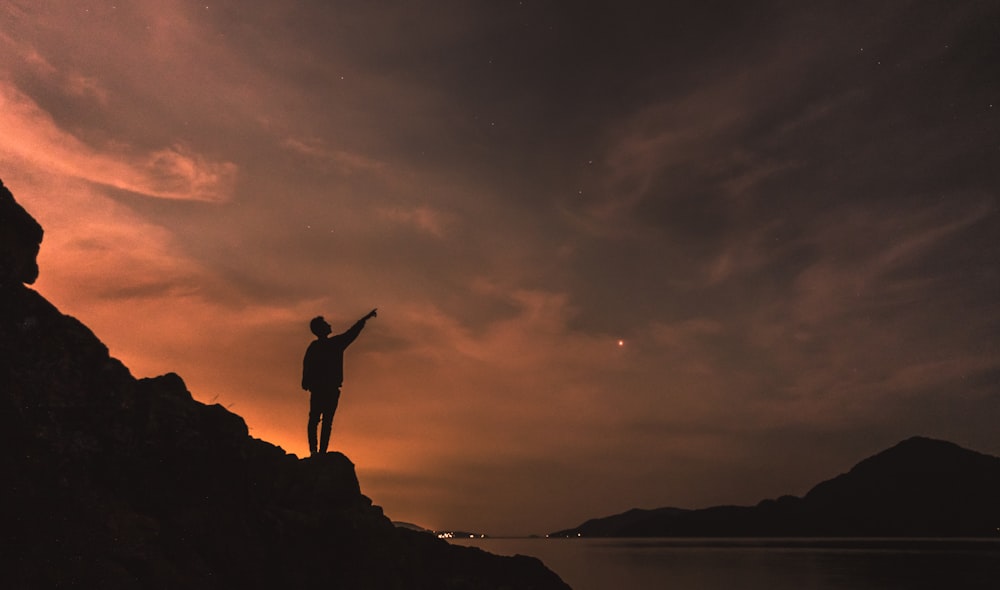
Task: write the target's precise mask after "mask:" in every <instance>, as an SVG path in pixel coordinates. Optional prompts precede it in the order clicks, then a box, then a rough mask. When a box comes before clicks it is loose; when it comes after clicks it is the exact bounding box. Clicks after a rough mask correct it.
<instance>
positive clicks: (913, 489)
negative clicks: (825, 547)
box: [551, 437, 1000, 537]
mask: <svg viewBox="0 0 1000 590" xmlns="http://www.w3.org/2000/svg"><path fill="white" fill-rule="evenodd" d="M998 498H1000V458H997V457H991V456H989V455H983V454H981V453H977V452H975V451H970V450H968V449H963V448H962V447H959V446H958V445H955V444H953V443H950V442H945V441H939V440H932V439H928V438H922V437H914V438H910V439H907V440H905V441H903V442H901V443H899V444H897V445H896V446H894V447H892V448H891V449H888V450H886V451H883V452H881V453H879V454H877V455H875V456H873V457H870V458H868V459H865V460H864V461H862V462H860V463H858V464H857V465H855V466H854V468H853V469H851V470H850V471H849V472H848V473H845V474H842V475H839V476H837V477H835V478H833V479H831V480H828V481H824V482H822V483H820V484H819V485H817V486H816V487H814V488H813V489H812V490H810V491H809V493H807V494H806V495H805V497H803V498H798V497H794V496H783V497H781V498H778V499H777V500H764V501H763V502H761V503H760V504H758V505H757V506H716V507H713V508H705V509H701V510H684V509H679V508H660V509H657V510H630V511H628V512H625V513H622V514H618V515H614V516H608V517H605V518H598V519H594V520H588V521H587V522H585V523H583V524H582V525H580V526H578V527H575V528H572V529H566V530H562V531H558V532H555V533H552V534H551V536H558V537H575V536H577V535H582V536H592V537H701V536H711V537H723V536H733V537H766V536H858V537H863V536H880V537H965V536H967V537H982V536H996V535H998V534H1000V500H998Z"/></svg>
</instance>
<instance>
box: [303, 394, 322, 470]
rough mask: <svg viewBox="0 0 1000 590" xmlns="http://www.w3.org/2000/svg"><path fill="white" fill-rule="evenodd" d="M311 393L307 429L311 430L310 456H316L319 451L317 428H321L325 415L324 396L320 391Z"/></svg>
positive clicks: (309, 431) (309, 433)
mask: <svg viewBox="0 0 1000 590" xmlns="http://www.w3.org/2000/svg"><path fill="white" fill-rule="evenodd" d="M311 393H312V394H311V395H310V396H309V424H308V426H307V428H308V429H309V430H308V435H309V454H310V455H315V454H316V451H317V445H316V427H317V426H319V420H320V417H321V416H322V415H323V403H322V398H323V394H322V392H319V391H314V392H311Z"/></svg>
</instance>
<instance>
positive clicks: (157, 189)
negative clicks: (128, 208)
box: [0, 81, 237, 202]
mask: <svg viewBox="0 0 1000 590" xmlns="http://www.w3.org/2000/svg"><path fill="white" fill-rule="evenodd" d="M0 124H2V126H3V128H4V137H3V144H2V145H0V149H2V150H3V152H4V153H6V154H7V155H8V157H12V156H13V157H18V158H21V159H23V160H25V161H27V162H30V163H31V164H32V165H34V166H38V167H40V168H45V169H48V170H50V171H51V172H53V173H58V174H65V175H68V176H72V177H75V178H80V179H83V180H87V181H90V182H94V183H97V184H103V185H107V186H110V187H114V188H117V189H121V190H126V191H130V192H134V193H138V194H141V195H145V196H149V197H158V198H163V199H177V200H193V201H206V202H223V201H227V200H229V199H231V198H232V196H233V189H234V186H235V181H236V175H237V166H236V164H234V163H231V162H217V161H211V160H209V159H208V158H206V157H204V156H202V155H199V154H197V153H194V152H192V151H191V150H190V149H189V148H187V147H186V146H184V145H182V144H177V145H173V146H169V147H165V148H162V149H159V150H156V151H153V152H148V153H141V152H138V153H136V151H135V150H131V149H128V148H126V147H125V146H124V145H122V144H117V145H115V146H114V147H112V148H110V149H104V150H101V149H96V148H94V147H91V146H90V145H87V144H85V143H84V142H82V141H80V140H79V139H77V138H76V137H75V136H74V135H73V134H72V133H69V132H67V131H65V130H63V129H62V128H60V126H59V125H58V124H57V123H56V121H55V120H54V119H53V118H52V117H51V116H50V115H49V114H48V113H46V112H45V111H44V110H42V109H41V108H40V107H39V106H38V104H37V103H36V102H35V101H33V100H32V99H31V98H30V97H28V96H27V95H25V94H23V93H22V92H20V91H18V90H17V89H16V88H14V87H13V86H12V85H11V84H10V83H8V82H5V81H0Z"/></svg>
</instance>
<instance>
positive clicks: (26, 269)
mask: <svg viewBox="0 0 1000 590" xmlns="http://www.w3.org/2000/svg"><path fill="white" fill-rule="evenodd" d="M41 243H42V226H40V225H38V222H37V221H35V219H34V218H33V217H32V216H31V215H29V214H28V212H27V211H25V210H24V209H23V208H22V207H21V206H20V205H18V204H17V202H16V201H15V200H14V195H12V194H10V191H9V190H7V187H5V186H4V185H3V182H2V181H0V285H6V284H7V283H27V284H29V285H30V284H32V283H34V282H35V279H37V278H38V263H37V262H36V257H37V256H38V247H39V245H40V244H41Z"/></svg>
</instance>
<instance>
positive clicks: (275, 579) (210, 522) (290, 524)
mask: <svg viewBox="0 0 1000 590" xmlns="http://www.w3.org/2000/svg"><path fill="white" fill-rule="evenodd" d="M42 236H43V233H42V228H41V227H40V226H39V225H38V223H37V222H35V220H34V219H32V217H31V216H30V215H29V214H28V213H27V212H26V211H25V210H24V209H23V208H22V207H21V206H20V205H19V204H17V203H16V202H15V201H14V198H13V195H11V193H10V192H9V191H8V190H7V189H6V187H4V186H3V184H2V183H0V478H2V484H0V547H2V548H3V564H4V567H3V568H2V571H0V581H2V583H0V586H2V587H3V588H5V589H7V588H9V589H14V590H16V589H22V588H71V587H72V588H146V589H172V588H185V589H197V590H208V589H228V588H245V589H262V590H263V589H267V590H270V589H272V588H310V587H326V588H366V589H368V588H370V589H375V590H380V589H390V588H391V589H398V588H416V589H430V588H455V589H459V588H461V589H495V590H499V589H501V588H536V589H539V590H543V589H553V590H555V589H565V588H567V586H566V585H565V584H564V583H563V582H562V581H561V580H560V579H559V577H558V576H557V575H556V574H554V573H553V572H551V571H549V570H548V569H546V568H545V566H544V565H542V563H541V562H540V561H538V560H537V559H534V558H531V557H525V556H514V557H500V556H496V555H491V554H489V553H486V552H484V551H481V550H478V549H474V548H470V547H459V546H455V545H451V544H448V543H446V542H445V541H442V540H440V539H437V538H435V537H434V536H432V535H427V534H424V533H420V532H415V531H411V530H406V529H401V528H396V527H394V526H393V525H392V523H391V522H390V521H389V519H388V518H386V517H385V516H384V515H383V514H382V510H381V508H379V507H378V506H374V505H372V501H371V500H370V499H368V498H367V497H365V496H364V495H362V494H361V489H360V487H359V485H358V479H357V475H356V474H355V471H354V465H353V464H352V463H351V461H350V460H349V459H348V458H347V457H345V456H344V455H342V454H340V453H329V454H325V455H318V456H316V457H312V458H308V459H301V460H300V459H298V458H296V457H295V456H293V455H289V454H287V453H285V451H283V450H282V449H281V448H279V447H276V446H274V445H271V444H269V443H266V442H264V441H261V440H257V439H254V438H251V437H250V436H249V435H248V432H247V425H246V423H245V422H244V421H243V418H241V417H239V416H237V415H236V414H233V413H232V412H230V411H229V410H227V409H226V408H224V407H222V406H220V405H218V404H214V405H206V404H202V403H200V402H197V401H195V400H194V399H193V398H192V396H191V394H190V393H189V392H188V390H187V388H186V386H185V385H184V381H183V380H182V379H181V378H180V377H179V376H177V375H175V374H172V373H171V374H167V375H163V376H160V377H156V378H152V379H135V378H134V377H132V375H131V373H129V370H128V369H127V368H126V367H125V366H124V365H123V364H122V363H121V362H119V361H118V360H117V359H114V358H112V357H111V356H110V355H109V354H108V349H107V347H106V346H105V345H104V344H103V343H101V341H100V340H98V339H97V337H96V336H94V334H93V332H91V331H90V330H89V329H88V328H87V327H86V326H84V325H83V324H82V323H80V322H79V321H77V320H75V319H73V318H71V317H69V316H66V315H64V314H62V313H60V312H59V310H58V309H56V308H55V306H53V305H52V304H51V303H49V302H48V301H47V300H45V298H44V297H42V296H41V295H39V294H38V293H36V292H35V291H33V290H31V289H29V288H28V287H26V286H25V284H26V283H27V284H30V283H32V282H33V281H34V280H35V278H36V277H37V276H38V266H37V263H36V255H37V254H38V249H39V244H40V242H41V240H42Z"/></svg>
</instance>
